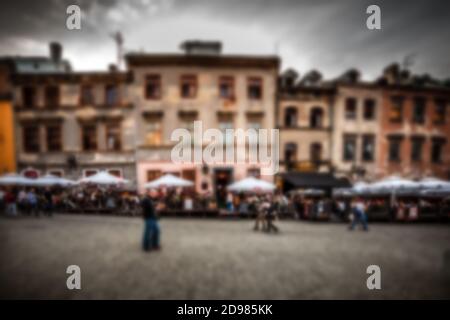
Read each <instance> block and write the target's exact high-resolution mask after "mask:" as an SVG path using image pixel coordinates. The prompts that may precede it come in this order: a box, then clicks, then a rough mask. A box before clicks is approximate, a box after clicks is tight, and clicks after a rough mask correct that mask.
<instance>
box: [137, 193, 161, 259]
mask: <svg viewBox="0 0 450 320" xmlns="http://www.w3.org/2000/svg"><path fill="white" fill-rule="evenodd" d="M141 206H142V215H143V217H144V221H145V227H144V238H143V241H142V248H143V249H144V251H150V250H152V249H154V250H159V249H160V248H161V247H160V245H159V234H160V231H159V224H158V220H157V217H156V210H155V207H154V205H153V200H152V199H151V198H150V196H149V195H148V194H147V195H145V197H144V199H142V202H141Z"/></svg>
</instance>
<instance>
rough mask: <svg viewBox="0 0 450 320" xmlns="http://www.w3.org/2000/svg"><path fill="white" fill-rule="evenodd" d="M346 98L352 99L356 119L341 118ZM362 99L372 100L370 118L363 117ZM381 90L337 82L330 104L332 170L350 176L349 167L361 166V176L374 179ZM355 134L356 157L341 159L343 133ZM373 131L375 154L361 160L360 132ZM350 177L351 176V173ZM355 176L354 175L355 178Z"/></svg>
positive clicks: (343, 116)
mask: <svg viewBox="0 0 450 320" xmlns="http://www.w3.org/2000/svg"><path fill="white" fill-rule="evenodd" d="M347 98H355V99H356V119H353V120H350V119H346V118H345V106H346V99H347ZM365 99H373V100H374V101H375V117H374V118H373V119H372V120H366V119H364V118H363V105H364V101H365ZM381 106H382V92H381V89H379V88H377V87H376V86H370V85H364V84H355V85H342V84H340V85H338V87H337V94H336V98H335V103H334V108H333V116H332V119H333V130H332V142H331V143H332V148H331V158H332V162H333V165H334V167H335V169H336V174H338V175H342V176H347V177H350V178H352V168H355V167H357V168H362V169H364V170H365V176H364V177H363V178H364V179H365V180H369V181H371V180H374V179H377V178H378V176H379V174H380V172H379V170H378V168H377V165H376V164H377V159H378V157H379V155H380V150H379V141H378V139H379V132H380V120H381V112H382V107H381ZM346 134H354V135H356V157H355V160H354V161H345V160H344V154H343V148H344V135H346ZM365 134H373V135H374V136H375V156H374V160H373V161H370V162H365V161H363V160H362V156H361V153H362V136H363V135H365ZM353 178H355V177H354V176H353ZM355 179H356V178H355Z"/></svg>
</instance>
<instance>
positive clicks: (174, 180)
mask: <svg viewBox="0 0 450 320" xmlns="http://www.w3.org/2000/svg"><path fill="white" fill-rule="evenodd" d="M193 185H194V183H193V182H192V181H190V180H186V179H182V178H179V177H177V176H174V175H173V174H170V173H168V174H165V175H163V176H161V177H159V178H158V179H155V180H153V181H150V182H148V183H146V184H145V185H144V187H145V188H146V189H157V188H179V187H181V188H182V187H192V186H193Z"/></svg>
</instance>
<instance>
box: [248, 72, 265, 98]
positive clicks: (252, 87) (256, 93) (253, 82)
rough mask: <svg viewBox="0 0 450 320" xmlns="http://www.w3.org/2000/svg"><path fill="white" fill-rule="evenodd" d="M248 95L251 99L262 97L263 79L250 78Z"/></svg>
mask: <svg viewBox="0 0 450 320" xmlns="http://www.w3.org/2000/svg"><path fill="white" fill-rule="evenodd" d="M247 95H248V98H249V99H250V100H260V99H261V98H262V79H261V78H257V77H252V78H249V79H248V83H247Z"/></svg>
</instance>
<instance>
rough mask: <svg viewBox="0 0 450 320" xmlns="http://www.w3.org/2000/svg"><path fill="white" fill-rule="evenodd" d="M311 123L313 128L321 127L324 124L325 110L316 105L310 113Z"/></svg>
mask: <svg viewBox="0 0 450 320" xmlns="http://www.w3.org/2000/svg"><path fill="white" fill-rule="evenodd" d="M309 125H310V127H311V128H321V127H322V126H323V110H322V108H320V107H314V108H313V109H312V110H311V113H310V115H309Z"/></svg>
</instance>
